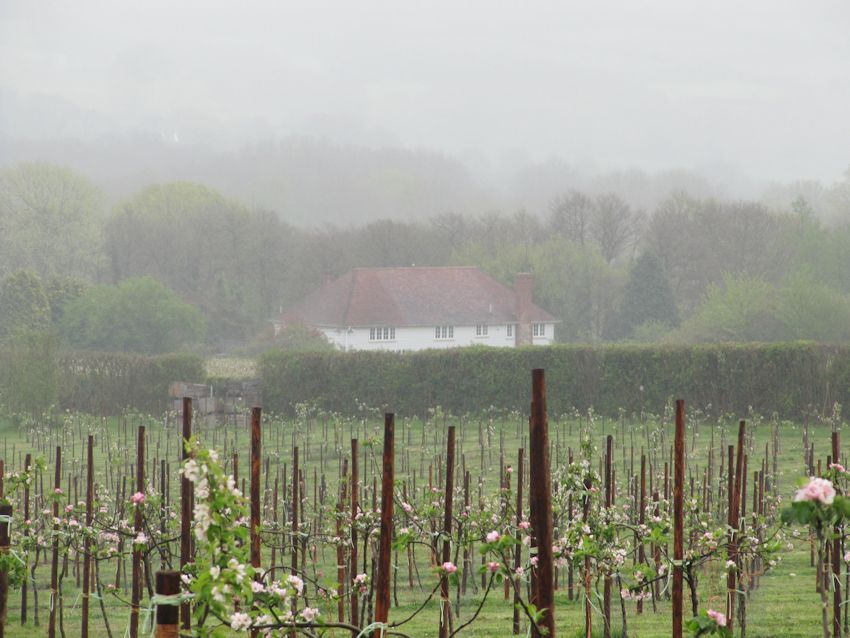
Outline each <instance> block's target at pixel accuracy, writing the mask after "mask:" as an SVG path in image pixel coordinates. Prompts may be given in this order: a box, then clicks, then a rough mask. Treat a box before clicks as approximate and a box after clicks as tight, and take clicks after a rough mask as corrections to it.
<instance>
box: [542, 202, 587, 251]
mask: <svg viewBox="0 0 850 638" xmlns="http://www.w3.org/2000/svg"><path fill="white" fill-rule="evenodd" d="M549 208H550V210H551V215H550V216H549V226H550V227H551V228H552V230H553V231H555V233H557V234H558V235H560V236H561V237H563V238H564V239H568V240H570V241H574V242H576V243H578V244H581V245H582V246H584V245H585V242H586V241H587V240H588V239H589V237H590V222H591V219H592V218H593V213H594V210H593V200H592V199H590V198H589V197H588V196H587V195H585V194H584V193H581V192H579V191H577V190H571V191H570V192H569V193H567V194H566V195H559V196H558V197H556V198H555V199H553V200H552V203H551V204H550V205H549Z"/></svg>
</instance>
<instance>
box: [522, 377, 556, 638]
mask: <svg viewBox="0 0 850 638" xmlns="http://www.w3.org/2000/svg"><path fill="white" fill-rule="evenodd" d="M529 424H530V433H529V437H528V443H529V463H531V465H532V466H534V467H536V468H537V469H536V471H535V473H534V480H533V481H532V482H531V485H530V486H529V487H530V488H531V489H530V499H531V501H532V502H533V503H534V510H533V517H534V519H533V520H532V521H531V526H532V528H533V529H534V535H535V537H536V539H537V567H536V568H535V570H536V571H537V608H538V610H540V611H543V612H544V614H543V619H542V621H541V624H540V626H541V629H542V630H545V631H546V634H545V635H546V636H547V638H554V636H555V591H554V579H553V567H554V564H553V560H552V486H551V477H550V474H549V422H548V417H547V412H546V378H545V373H544V371H543V369H541V368H537V369H535V370H533V371H532V373H531V419H530V421H529ZM541 633H542V632H541V631H538V630H537V629H536V628H532V636H534V637H535V638H536V637H537V636H540V635H541Z"/></svg>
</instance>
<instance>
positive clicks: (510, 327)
mask: <svg viewBox="0 0 850 638" xmlns="http://www.w3.org/2000/svg"><path fill="white" fill-rule="evenodd" d="M505 336H506V337H508V338H510V337H513V336H514V324H512V323H509V324H508V325H507V327H506V328H505Z"/></svg>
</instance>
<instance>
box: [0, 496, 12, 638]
mask: <svg viewBox="0 0 850 638" xmlns="http://www.w3.org/2000/svg"><path fill="white" fill-rule="evenodd" d="M0 516H8V517H10V518H11V516H12V506H11V505H0ZM9 528H10V524H9V522H8V521H2V522H0V556H5V555H7V554H8V553H9V546H10V545H11V542H10V540H9ZM8 612H9V572H8V571H7V570H5V569H4V570H0V638H3V636H5V635H6V616H7V615H8Z"/></svg>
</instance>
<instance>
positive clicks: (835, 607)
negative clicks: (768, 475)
mask: <svg viewBox="0 0 850 638" xmlns="http://www.w3.org/2000/svg"><path fill="white" fill-rule="evenodd" d="M839 436H840V433H839V432H837V431H836V432H833V433H832V462H833V463H838V451H839V449H840V448H841V441H840V439H839ZM841 538H842V534H841V525H836V526H835V538H834V540H833V541H832V584H833V590H832V635H833V636H836V637H838V636H841V562H842V557H841Z"/></svg>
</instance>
